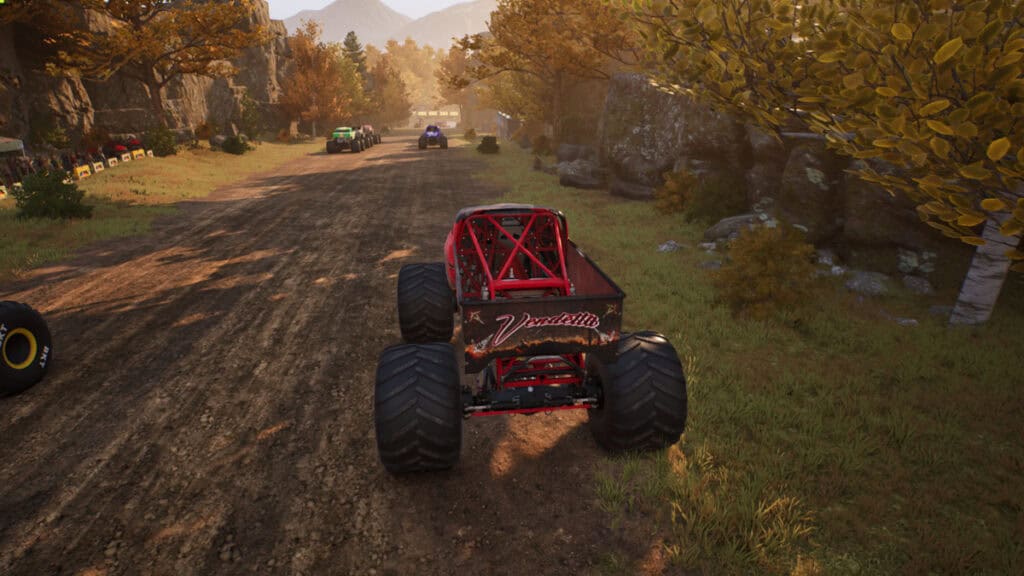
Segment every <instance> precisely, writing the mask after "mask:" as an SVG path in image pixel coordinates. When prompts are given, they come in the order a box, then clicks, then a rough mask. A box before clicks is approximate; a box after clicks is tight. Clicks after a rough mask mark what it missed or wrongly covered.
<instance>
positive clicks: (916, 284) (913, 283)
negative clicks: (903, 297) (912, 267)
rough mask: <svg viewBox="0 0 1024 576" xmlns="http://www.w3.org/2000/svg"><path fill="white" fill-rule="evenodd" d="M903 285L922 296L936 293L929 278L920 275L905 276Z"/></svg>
mask: <svg viewBox="0 0 1024 576" xmlns="http://www.w3.org/2000/svg"><path fill="white" fill-rule="evenodd" d="M903 287H904V288H906V289H907V290H908V291H909V292H912V293H914V294H919V295H921V296H930V295H931V294H934V293H935V287H934V286H932V283H931V282H929V281H928V279H927V278H922V277H920V276H910V275H907V276H904V277H903Z"/></svg>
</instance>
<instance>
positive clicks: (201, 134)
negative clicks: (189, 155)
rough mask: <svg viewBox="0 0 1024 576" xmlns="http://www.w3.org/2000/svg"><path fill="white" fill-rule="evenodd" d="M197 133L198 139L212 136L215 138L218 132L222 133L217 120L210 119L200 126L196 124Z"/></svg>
mask: <svg viewBox="0 0 1024 576" xmlns="http://www.w3.org/2000/svg"><path fill="white" fill-rule="evenodd" d="M195 133H196V140H209V139H210V138H213V137H214V136H215V135H216V134H218V133H220V126H217V124H216V123H215V122H210V121H209V120H207V121H206V122H203V123H202V124H200V125H199V126H196V129H195Z"/></svg>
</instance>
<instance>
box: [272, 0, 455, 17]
mask: <svg viewBox="0 0 1024 576" xmlns="http://www.w3.org/2000/svg"><path fill="white" fill-rule="evenodd" d="M267 1H268V2H269V3H270V17H271V18H274V19H275V20H281V19H284V18H287V17H289V16H293V15H295V14H297V13H298V12H300V11H302V10H319V9H320V8H323V7H324V6H327V5H328V4H330V3H331V2H333V1H334V0H267ZM381 1H382V2H384V3H385V4H387V5H388V6H390V7H391V8H393V9H395V10H397V11H398V12H401V13H402V14H405V15H406V16H411V17H413V18H419V17H420V16H426V15H427V14H430V13H431V12H437V11H438V10H441V9H442V8H447V7H449V6H451V5H452V4H459V3H461V2H466V0H381Z"/></svg>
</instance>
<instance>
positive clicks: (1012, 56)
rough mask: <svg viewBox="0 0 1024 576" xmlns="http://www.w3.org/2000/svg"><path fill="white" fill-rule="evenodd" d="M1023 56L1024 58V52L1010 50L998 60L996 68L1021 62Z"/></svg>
mask: <svg viewBox="0 0 1024 576" xmlns="http://www.w3.org/2000/svg"><path fill="white" fill-rule="evenodd" d="M1021 58H1024V52H1010V53H1009V54H1004V55H1003V56H1002V57H1000V58H999V59H998V60H996V68H1002V67H1004V66H1009V65H1011V64H1016V63H1017V62H1020V59H1021Z"/></svg>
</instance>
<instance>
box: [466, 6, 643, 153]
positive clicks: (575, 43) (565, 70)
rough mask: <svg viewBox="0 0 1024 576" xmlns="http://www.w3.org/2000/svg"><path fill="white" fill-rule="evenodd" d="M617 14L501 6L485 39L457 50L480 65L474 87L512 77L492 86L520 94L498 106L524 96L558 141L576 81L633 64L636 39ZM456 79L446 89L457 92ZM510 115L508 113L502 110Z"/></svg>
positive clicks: (598, 9)
mask: <svg viewBox="0 0 1024 576" xmlns="http://www.w3.org/2000/svg"><path fill="white" fill-rule="evenodd" d="M621 15H622V11H621V9H619V8H617V7H615V6H613V5H611V4H610V3H608V2H604V1H601V0H499V2H498V8H497V10H496V11H494V12H493V13H492V14H491V21H490V24H489V26H488V28H489V31H490V32H489V34H486V35H483V34H478V35H475V36H472V37H467V38H464V39H463V40H462V41H460V42H459V47H460V48H461V49H462V50H463V51H466V52H468V53H469V54H470V55H471V56H472V57H473V58H476V59H479V62H480V64H479V65H478V66H474V67H472V69H471V70H470V72H469V74H470V76H471V77H472V79H473V80H475V81H481V80H486V79H491V78H495V77H498V76H503V75H504V76H511V77H512V78H514V80H512V81H511V82H508V81H506V82H496V83H494V84H492V85H491V90H492V92H493V91H494V90H495V89H496V88H498V87H501V86H506V87H512V88H513V89H514V90H516V91H517V92H519V93H518V94H515V95H511V96H510V97H509V98H505V97H503V96H502V95H500V94H499V93H497V92H493V93H492V96H494V97H495V98H494V99H496V100H501V99H512V100H521V99H522V96H523V95H524V92H526V93H527V96H528V98H529V99H530V100H531V101H532V102H533V103H534V106H533V108H535V109H536V110H537V111H538V113H539V115H540V118H538V119H540V120H543V121H546V122H548V123H550V124H552V126H553V127H554V132H555V137H556V139H558V138H560V136H561V132H562V131H561V122H562V117H563V107H564V105H565V102H564V100H565V95H566V93H567V90H568V88H569V87H571V86H572V85H573V84H575V83H577V82H578V81H580V80H590V79H599V80H607V79H608V78H610V77H611V74H612V73H613V72H614V70H615V69H616V67H618V66H621V65H624V64H629V63H632V62H633V61H634V60H635V58H634V56H635V54H634V51H633V46H634V42H635V37H634V33H633V31H632V29H631V28H630V27H629V26H624V25H623V23H622V20H621V19H620V16H621ZM454 80H455V79H449V80H448V82H449V87H450V88H457V87H458V83H457V82H455V81H454ZM506 111H508V110H506Z"/></svg>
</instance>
